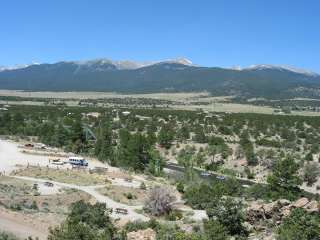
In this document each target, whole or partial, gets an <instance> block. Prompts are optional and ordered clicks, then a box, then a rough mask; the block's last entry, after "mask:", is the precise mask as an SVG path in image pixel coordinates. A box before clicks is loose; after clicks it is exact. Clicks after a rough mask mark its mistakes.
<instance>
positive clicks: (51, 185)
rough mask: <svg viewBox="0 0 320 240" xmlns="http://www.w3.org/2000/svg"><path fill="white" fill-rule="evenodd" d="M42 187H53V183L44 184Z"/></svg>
mask: <svg viewBox="0 0 320 240" xmlns="http://www.w3.org/2000/svg"><path fill="white" fill-rule="evenodd" d="M44 185H45V186H46V187H53V183H52V182H45V183H44Z"/></svg>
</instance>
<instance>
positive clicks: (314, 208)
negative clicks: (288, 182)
mask: <svg viewBox="0 0 320 240" xmlns="http://www.w3.org/2000/svg"><path fill="white" fill-rule="evenodd" d="M303 208H304V209H305V210H306V211H307V212H320V204H319V203H318V202H317V201H315V200H313V201H311V202H309V203H308V204H307V205H305V206H304V207H303Z"/></svg>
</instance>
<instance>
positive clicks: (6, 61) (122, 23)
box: [0, 0, 320, 72]
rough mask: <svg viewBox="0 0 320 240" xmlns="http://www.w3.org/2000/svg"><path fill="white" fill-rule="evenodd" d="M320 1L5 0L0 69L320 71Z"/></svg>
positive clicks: (0, 22)
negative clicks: (85, 66) (163, 64)
mask: <svg viewBox="0 0 320 240" xmlns="http://www.w3.org/2000/svg"><path fill="white" fill-rule="evenodd" d="M319 12H320V1H318V0H52V1H50V0H2V1H1V2H0V66H1V65H2V66H10V65H15V64H27V63H32V62H38V63H53V62H58V61H72V60H87V59H96V58H109V59H115V60H139V61H155V60H162V59H172V58H177V57H185V58H188V59H190V60H191V61H192V62H193V63H195V64H199V65H203V66H221V67H232V66H249V65H252V64H276V65H288V66H295V67H300V68H305V69H309V70H313V71H316V72H320V61H319V56H320V31H319V30H320V14H319Z"/></svg>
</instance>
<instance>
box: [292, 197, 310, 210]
mask: <svg viewBox="0 0 320 240" xmlns="http://www.w3.org/2000/svg"><path fill="white" fill-rule="evenodd" d="M308 203H309V200H308V198H300V199H298V200H296V201H295V202H293V203H292V204H291V206H292V207H294V208H303V207H304V206H306V205H307V204H308Z"/></svg>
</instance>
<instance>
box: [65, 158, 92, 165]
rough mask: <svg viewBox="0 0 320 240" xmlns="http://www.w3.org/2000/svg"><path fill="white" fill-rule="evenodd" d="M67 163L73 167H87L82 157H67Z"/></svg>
mask: <svg viewBox="0 0 320 240" xmlns="http://www.w3.org/2000/svg"><path fill="white" fill-rule="evenodd" d="M68 162H69V163H70V164H71V165H74V166H84V167H87V166H88V162H87V161H86V160H85V159H84V158H82V157H69V160H68Z"/></svg>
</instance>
